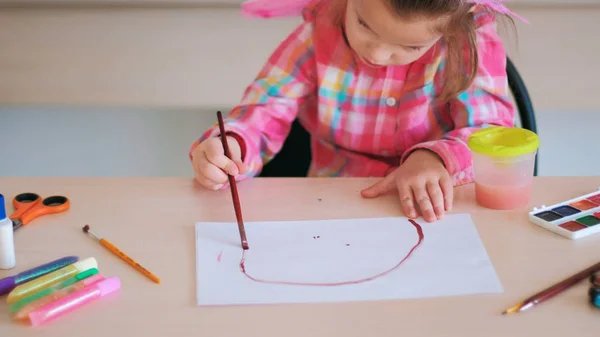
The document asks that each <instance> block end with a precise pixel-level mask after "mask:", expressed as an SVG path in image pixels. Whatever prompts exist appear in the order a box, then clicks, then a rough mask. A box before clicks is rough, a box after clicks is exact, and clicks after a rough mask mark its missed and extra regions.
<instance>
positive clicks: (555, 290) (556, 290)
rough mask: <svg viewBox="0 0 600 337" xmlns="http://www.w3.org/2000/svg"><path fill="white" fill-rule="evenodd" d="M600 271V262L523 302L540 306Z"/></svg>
mask: <svg viewBox="0 0 600 337" xmlns="http://www.w3.org/2000/svg"><path fill="white" fill-rule="evenodd" d="M599 270H600V262H599V263H596V264H595V265H593V266H590V267H588V268H586V269H584V270H582V271H580V272H578V273H576V274H574V275H571V276H570V277H568V278H566V279H564V280H562V281H560V282H558V283H556V284H555V285H553V286H550V287H548V288H546V289H544V290H542V291H540V292H539V293H537V294H535V295H533V296H531V297H529V298H527V299H526V300H525V301H523V303H524V305H527V304H538V303H542V302H544V301H547V300H549V299H550V298H552V297H554V296H556V295H558V294H560V293H562V292H563V291H565V290H567V289H569V288H571V287H572V286H573V285H575V284H577V283H579V282H580V281H582V280H584V279H586V278H589V277H590V275H592V274H593V273H595V272H597V271H599Z"/></svg>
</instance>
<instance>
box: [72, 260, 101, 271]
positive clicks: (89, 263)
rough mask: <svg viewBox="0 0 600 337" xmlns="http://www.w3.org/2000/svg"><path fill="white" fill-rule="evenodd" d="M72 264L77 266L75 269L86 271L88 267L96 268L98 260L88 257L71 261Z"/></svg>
mask: <svg viewBox="0 0 600 337" xmlns="http://www.w3.org/2000/svg"><path fill="white" fill-rule="evenodd" d="M73 266H75V268H77V270H81V271H86V270H88V269H92V268H96V269H98V262H96V259H95V258H93V257H88V258H87V259H85V260H81V261H77V262H75V263H73Z"/></svg>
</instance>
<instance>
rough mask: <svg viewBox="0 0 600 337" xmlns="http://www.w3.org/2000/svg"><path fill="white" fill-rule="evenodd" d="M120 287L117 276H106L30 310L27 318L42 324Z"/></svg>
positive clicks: (35, 323)
mask: <svg viewBox="0 0 600 337" xmlns="http://www.w3.org/2000/svg"><path fill="white" fill-rule="evenodd" d="M120 288H121V281H120V280H119V279H118V278H117V277H111V278H107V279H105V280H102V281H99V282H96V283H94V284H91V285H89V286H87V287H85V288H83V289H81V290H79V291H76V292H74V293H72V294H70V295H67V296H65V297H62V298H60V299H58V300H56V301H54V302H52V303H49V304H46V305H44V306H42V307H40V308H38V309H36V310H35V311H32V312H30V313H29V320H30V321H31V325H33V326H38V325H42V324H44V323H47V322H49V321H52V320H54V319H56V318H58V317H60V316H63V315H65V314H67V313H69V312H71V311H73V310H75V309H78V308H79V307H81V306H83V305H85V304H87V303H90V302H92V301H94V300H97V299H99V298H101V297H104V296H106V295H108V294H110V293H112V292H115V291H117V290H119V289H120Z"/></svg>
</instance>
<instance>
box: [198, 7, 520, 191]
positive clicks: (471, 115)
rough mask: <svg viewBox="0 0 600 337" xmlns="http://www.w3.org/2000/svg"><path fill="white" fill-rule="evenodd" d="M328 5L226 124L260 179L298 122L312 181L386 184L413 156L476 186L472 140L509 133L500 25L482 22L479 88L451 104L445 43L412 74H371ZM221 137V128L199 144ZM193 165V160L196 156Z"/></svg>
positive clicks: (408, 70)
mask: <svg viewBox="0 0 600 337" xmlns="http://www.w3.org/2000/svg"><path fill="white" fill-rule="evenodd" d="M322 4H323V2H320V3H319V2H318V1H317V5H313V7H309V8H307V9H306V10H305V11H304V12H303V13H304V14H303V17H304V21H303V23H302V24H300V25H299V26H298V27H297V28H296V29H295V30H294V31H293V32H292V33H291V34H290V35H289V36H288V37H287V38H286V39H285V40H284V41H283V43H282V44H281V45H280V46H279V47H278V48H277V49H276V50H275V51H274V52H273V54H272V55H271V56H270V57H269V59H268V62H267V63H266V65H265V66H264V67H263V68H262V70H261V71H260V73H259V74H258V76H257V78H256V79H255V81H254V82H253V83H251V84H250V85H249V86H248V88H247V89H246V91H245V94H244V97H243V100H242V102H241V104H240V105H238V106H236V107H235V108H234V109H233V110H232V111H231V112H230V113H229V115H228V116H227V117H226V118H224V122H225V129H226V131H227V133H228V134H230V135H233V136H234V137H236V138H237V139H238V142H239V143H240V145H241V147H242V153H243V154H242V155H243V160H244V162H245V163H247V164H249V166H250V168H251V170H250V172H249V173H247V174H246V175H244V176H240V177H238V180H243V179H245V178H248V177H250V176H255V175H257V174H258V173H259V172H260V170H261V169H262V167H263V165H264V163H266V162H267V161H268V160H270V159H271V158H272V157H273V156H274V155H276V154H277V152H278V151H279V150H280V149H281V147H282V145H283V142H284V141H285V139H286V137H287V135H288V133H289V130H290V126H291V123H292V122H293V121H294V119H296V118H298V119H299V120H300V122H301V123H302V125H303V126H304V127H305V128H306V129H307V130H308V132H309V133H310V134H311V139H312V140H311V147H312V158H313V159H312V163H311V167H310V169H309V176H317V177H336V176H352V177H368V176H371V177H373V176H375V177H382V176H385V175H387V174H388V173H390V172H391V171H392V170H393V169H395V168H397V167H398V166H399V165H400V164H401V163H402V162H403V161H404V160H405V159H406V158H407V156H408V155H409V154H410V153H411V152H412V151H414V150H416V149H428V150H431V151H434V152H435V153H437V154H438V155H439V156H440V157H441V158H442V160H443V161H444V164H445V166H446V169H447V170H448V172H449V173H450V175H451V177H452V179H453V182H454V184H455V185H461V184H464V183H468V182H471V181H472V180H473V172H472V161H471V153H470V150H469V148H468V147H467V145H466V141H467V138H468V137H469V135H470V134H471V133H472V132H473V131H475V130H476V129H478V128H480V127H484V126H487V125H504V126H512V125H513V123H514V107H513V105H512V103H511V101H510V99H509V93H508V82H507V77H506V70H505V67H506V53H505V50H504V47H503V44H502V41H501V40H500V38H499V36H498V35H497V33H496V24H495V19H494V18H493V17H492V16H491V15H490V14H486V13H482V12H480V13H476V19H475V20H476V24H477V26H478V30H477V41H478V49H479V51H478V53H479V68H478V73H477V77H476V78H475V81H474V82H473V84H472V86H471V87H470V88H469V89H468V90H466V91H465V92H463V93H462V94H460V95H458V97H456V98H455V99H454V100H453V101H451V102H449V103H446V104H437V103H435V102H434V97H435V96H436V94H438V93H439V92H441V88H442V86H443V72H442V70H443V68H444V64H445V58H446V56H445V52H446V48H445V45H444V42H443V40H440V41H439V42H438V43H437V44H436V45H434V47H432V48H431V49H430V50H429V51H428V52H427V53H425V54H424V55H423V56H422V57H421V58H420V59H418V60H417V61H415V62H413V63H412V64H409V65H403V66H389V67H382V68H373V67H369V66H367V65H365V64H363V63H362V62H361V61H360V59H359V58H358V57H357V56H356V54H355V53H354V52H353V51H352V50H351V49H350V47H349V46H348V44H347V42H346V39H345V37H344V34H343V31H342V29H341V28H340V27H335V26H333V25H332V24H331V23H330V20H329V18H327V17H326V15H325V14H324V11H326V10H327V9H326V8H324V7H326V6H322ZM218 135H219V128H218V126H217V125H216V124H215V125H214V126H213V127H212V128H211V129H209V130H208V131H207V132H206V133H205V134H204V135H203V136H202V137H201V138H200V139H198V140H197V141H196V142H194V144H192V150H193V149H194V148H195V147H196V146H197V145H198V144H199V142H201V141H202V140H204V139H206V138H207V137H215V136H218ZM190 156H191V151H190Z"/></svg>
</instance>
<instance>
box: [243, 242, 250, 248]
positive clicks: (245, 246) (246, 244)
mask: <svg viewBox="0 0 600 337" xmlns="http://www.w3.org/2000/svg"><path fill="white" fill-rule="evenodd" d="M242 248H243V249H244V250H248V249H250V247H248V242H246V241H244V242H242Z"/></svg>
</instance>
